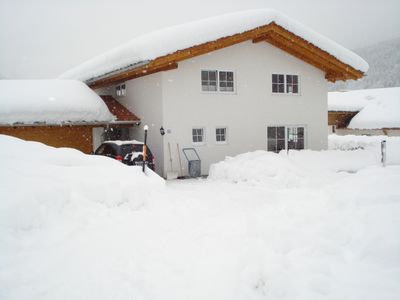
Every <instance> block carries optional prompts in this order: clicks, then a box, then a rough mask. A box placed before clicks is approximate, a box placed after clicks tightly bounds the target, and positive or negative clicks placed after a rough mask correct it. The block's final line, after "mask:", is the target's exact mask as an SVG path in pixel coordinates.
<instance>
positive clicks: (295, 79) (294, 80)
mask: <svg viewBox="0 0 400 300" xmlns="http://www.w3.org/2000/svg"><path fill="white" fill-rule="evenodd" d="M298 77H299V76H297V75H293V83H295V84H297V83H298Z"/></svg>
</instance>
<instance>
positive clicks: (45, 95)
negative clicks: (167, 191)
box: [0, 79, 115, 126]
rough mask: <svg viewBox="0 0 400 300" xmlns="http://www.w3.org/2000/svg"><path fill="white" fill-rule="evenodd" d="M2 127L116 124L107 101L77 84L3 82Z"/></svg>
mask: <svg viewBox="0 0 400 300" xmlns="http://www.w3.org/2000/svg"><path fill="white" fill-rule="evenodd" d="M0 102H1V106H0V124H1V126H10V125H15V126H22V125H36V126H43V125H71V124H87V125H89V124H100V123H105V122H112V121H113V120H115V116H113V115H112V114H111V113H110V111H109V110H108V108H107V105H106V104H105V103H104V101H103V100H102V99H101V98H100V97H99V96H98V95H97V94H96V93H95V92H94V91H92V90H91V89H90V88H89V87H88V86H87V85H86V84H84V83H83V82H81V81H77V80H69V79H64V80H62V79H48V80H0Z"/></svg>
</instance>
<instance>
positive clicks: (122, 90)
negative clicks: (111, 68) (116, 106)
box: [115, 83, 126, 97]
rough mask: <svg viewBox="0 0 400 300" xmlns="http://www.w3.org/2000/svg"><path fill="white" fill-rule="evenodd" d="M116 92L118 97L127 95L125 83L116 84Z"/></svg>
mask: <svg viewBox="0 0 400 300" xmlns="http://www.w3.org/2000/svg"><path fill="white" fill-rule="evenodd" d="M115 94H116V95H117V97H123V96H125V95H126V85H125V83H122V84H118V85H117V86H115Z"/></svg>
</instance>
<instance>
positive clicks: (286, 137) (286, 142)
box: [266, 124, 308, 151]
mask: <svg viewBox="0 0 400 300" xmlns="http://www.w3.org/2000/svg"><path fill="white" fill-rule="evenodd" d="M268 127H285V149H282V150H286V151H287V150H288V136H287V131H288V128H299V127H303V129H304V138H303V139H304V148H303V149H302V150H304V149H307V147H308V145H307V144H308V143H307V140H308V131H307V125H305V124H297V125H284V124H270V125H267V127H266V131H267V132H266V133H267V134H266V135H267V147H266V149H267V151H270V150H268ZM290 150H295V149H290Z"/></svg>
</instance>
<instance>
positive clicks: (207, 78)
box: [201, 70, 217, 91]
mask: <svg viewBox="0 0 400 300" xmlns="http://www.w3.org/2000/svg"><path fill="white" fill-rule="evenodd" d="M201 89H202V91H216V90H217V71H214V70H211V71H210V70H202V71H201Z"/></svg>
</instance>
